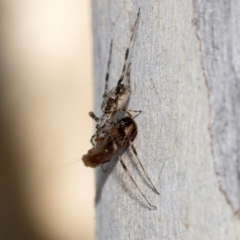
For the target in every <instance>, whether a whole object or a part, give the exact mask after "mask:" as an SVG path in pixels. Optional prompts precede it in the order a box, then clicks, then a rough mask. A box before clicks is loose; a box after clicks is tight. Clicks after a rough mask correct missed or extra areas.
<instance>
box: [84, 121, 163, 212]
mask: <svg viewBox="0 0 240 240" xmlns="http://www.w3.org/2000/svg"><path fill="white" fill-rule="evenodd" d="M137 132H138V130H137V124H136V122H135V121H134V119H133V118H132V117H124V118H122V119H119V120H117V121H116V122H115V123H114V125H113V126H112V127H111V128H110V129H109V132H108V134H105V135H103V136H102V137H97V138H96V139H95V142H96V146H95V147H93V148H92V149H90V150H89V151H88V153H87V154H85V155H83V157H82V160H83V162H84V164H85V166H87V167H92V168H95V167H97V166H99V165H102V164H104V163H106V162H109V161H110V160H111V158H112V157H113V156H114V155H117V157H118V160H119V161H120V163H121V165H122V167H123V169H124V170H125V171H126V172H127V174H128V175H129V177H130V178H131V180H132V181H133V183H134V185H135V186H136V187H137V189H138V190H139V192H140V193H141V195H142V196H143V198H144V199H145V200H146V202H147V203H148V205H149V206H150V207H151V208H153V209H157V208H156V207H155V206H154V205H152V204H151V203H150V202H149V201H148V199H147V197H146V196H145V195H144V194H143V192H142V191H141V190H140V188H139V186H138V185H137V183H136V182H135V180H134V179H133V177H132V175H131V174H130V172H129V171H128V169H127V166H126V165H125V163H124V162H123V160H122V157H121V156H120V154H119V151H120V150H121V149H123V147H124V146H129V145H130V147H131V149H132V151H133V153H134V155H135V157H136V158H137V160H138V162H139V164H140V166H141V168H142V170H143V172H144V174H145V176H146V177H147V179H148V180H149V182H150V183H151V186H152V188H153V190H154V191H155V192H156V193H157V194H158V195H159V192H158V191H157V189H156V188H155V186H154V184H153V183H152V181H151V179H150V178H149V176H148V174H147V173H146V171H145V169H144V167H143V165H142V163H141V161H140V159H139V157H138V154H137V151H136V149H135V147H134V145H133V141H134V139H135V138H136V136H137Z"/></svg>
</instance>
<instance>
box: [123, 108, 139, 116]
mask: <svg viewBox="0 0 240 240" xmlns="http://www.w3.org/2000/svg"><path fill="white" fill-rule="evenodd" d="M122 111H124V112H125V113H126V114H127V115H128V116H129V117H132V114H131V113H130V112H135V113H137V114H136V115H135V116H133V117H132V118H136V117H137V116H138V115H140V114H141V113H142V111H141V110H130V109H126V108H123V109H122Z"/></svg>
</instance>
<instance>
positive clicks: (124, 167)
mask: <svg viewBox="0 0 240 240" xmlns="http://www.w3.org/2000/svg"><path fill="white" fill-rule="evenodd" d="M118 160H119V161H120V163H121V164H122V167H123V169H124V170H125V171H126V173H127V174H128V176H129V177H130V178H131V180H132V182H133V183H134V185H135V186H136V187H137V189H138V190H139V192H140V193H141V195H142V196H143V198H144V199H145V201H146V202H147V203H148V205H149V206H151V207H152V208H153V209H157V207H156V206H154V205H152V204H151V203H150V202H149V201H148V199H147V197H146V196H145V194H143V192H142V191H141V189H140V188H139V187H138V185H137V183H136V182H135V180H134V179H133V177H132V175H131V174H130V172H129V171H128V169H127V166H126V165H125V163H124V162H123V160H122V158H121V156H120V155H119V153H118Z"/></svg>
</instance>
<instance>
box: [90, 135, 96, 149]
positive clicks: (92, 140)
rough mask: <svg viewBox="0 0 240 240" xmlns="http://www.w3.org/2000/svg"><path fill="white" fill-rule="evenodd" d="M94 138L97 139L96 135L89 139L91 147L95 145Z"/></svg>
mask: <svg viewBox="0 0 240 240" xmlns="http://www.w3.org/2000/svg"><path fill="white" fill-rule="evenodd" d="M95 137H97V134H93V135H92V137H91V139H90V142H91V144H92V145H93V146H95V144H94V138H95Z"/></svg>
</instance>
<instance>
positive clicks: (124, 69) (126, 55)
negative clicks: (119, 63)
mask: <svg viewBox="0 0 240 240" xmlns="http://www.w3.org/2000/svg"><path fill="white" fill-rule="evenodd" d="M139 15H140V8H139V9H138V14H137V18H136V21H135V24H134V27H133V30H132V35H131V38H130V41H129V43H128V47H127V49H126V52H125V58H124V63H123V68H122V74H121V76H120V78H119V80H118V83H117V89H116V93H118V92H119V88H120V84H121V82H122V81H123V79H124V76H125V72H126V65H127V60H128V55H129V49H130V46H131V43H132V39H133V36H134V33H135V29H136V26H137V23H138V19H139Z"/></svg>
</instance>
